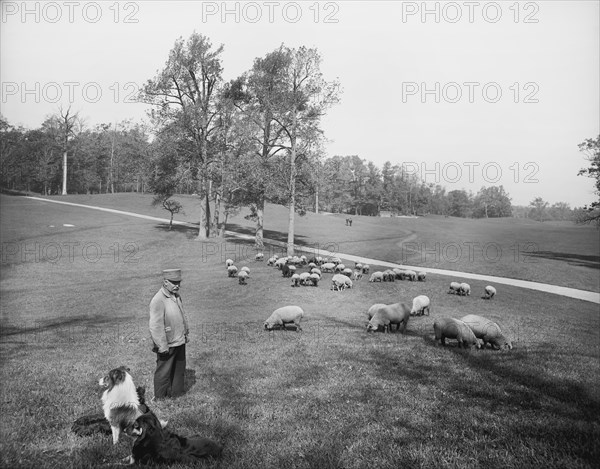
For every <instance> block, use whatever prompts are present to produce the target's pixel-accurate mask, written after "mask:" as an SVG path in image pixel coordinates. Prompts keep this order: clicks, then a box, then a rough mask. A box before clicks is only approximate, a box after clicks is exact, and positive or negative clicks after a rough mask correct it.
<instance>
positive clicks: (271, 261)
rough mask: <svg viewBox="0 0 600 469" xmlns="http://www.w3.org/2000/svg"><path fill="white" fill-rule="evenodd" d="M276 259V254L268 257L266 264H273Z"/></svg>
mask: <svg viewBox="0 0 600 469" xmlns="http://www.w3.org/2000/svg"><path fill="white" fill-rule="evenodd" d="M276 260H277V257H276V256H272V257H269V259H268V260H267V265H268V266H272V265H275V261H276Z"/></svg>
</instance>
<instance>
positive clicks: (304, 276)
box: [300, 272, 310, 285]
mask: <svg viewBox="0 0 600 469" xmlns="http://www.w3.org/2000/svg"><path fill="white" fill-rule="evenodd" d="M309 278H310V273H309V272H302V273H301V274H300V285H306V282H307V280H308V279H309Z"/></svg>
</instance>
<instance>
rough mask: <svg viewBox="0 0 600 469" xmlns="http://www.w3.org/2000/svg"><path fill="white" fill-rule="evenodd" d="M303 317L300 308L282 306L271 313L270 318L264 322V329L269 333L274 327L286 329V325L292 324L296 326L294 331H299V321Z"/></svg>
mask: <svg viewBox="0 0 600 469" xmlns="http://www.w3.org/2000/svg"><path fill="white" fill-rule="evenodd" d="M303 317H304V311H302V308H301V307H300V306H283V307H282V308H278V309H276V310H275V311H273V312H272V313H271V316H269V318H268V319H267V320H266V321H265V329H267V330H269V331H270V330H272V329H273V328H274V327H275V326H280V327H281V328H282V329H286V327H285V325H286V324H289V323H293V324H294V325H295V326H296V331H301V330H302V329H301V327H300V320H301V319H302V318H303ZM286 330H287V329H286Z"/></svg>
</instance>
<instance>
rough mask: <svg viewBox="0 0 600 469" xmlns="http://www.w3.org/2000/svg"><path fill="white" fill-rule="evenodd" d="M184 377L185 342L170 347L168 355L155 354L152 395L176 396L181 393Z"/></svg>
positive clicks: (161, 396) (157, 396) (158, 396)
mask: <svg viewBox="0 0 600 469" xmlns="http://www.w3.org/2000/svg"><path fill="white" fill-rule="evenodd" d="M184 378H185V344H183V345H179V346H178V347H171V348H170V349H169V355H167V354H164V355H159V354H156V371H154V397H155V398H158V399H160V398H163V397H177V396H180V395H182V394H183V384H184Z"/></svg>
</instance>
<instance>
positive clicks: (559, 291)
mask: <svg viewBox="0 0 600 469" xmlns="http://www.w3.org/2000/svg"><path fill="white" fill-rule="evenodd" d="M26 197H27V198H28V199H33V200H39V201H42V202H50V203H54V204H63V205H72V206H74V207H83V208H88V209H92V210H100V211H102V212H109V213H117V214H121V215H128V216H131V217H136V218H142V219H145V220H152V221H157V222H161V223H169V220H168V219H167V218H159V217H152V216H149V215H142V214H139V213H133V212H126V211H123V210H115V209H112V208H104V207H96V206H93V205H84V204H76V203H73V202H63V201H61V200H51V199H44V198H41V197H30V196H26ZM173 224H174V225H181V226H188V227H191V228H196V229H197V228H198V225H197V224H193V223H188V222H183V221H175V220H173ZM225 234H227V235H229V236H235V237H237V238H241V239H247V240H251V241H253V240H254V236H250V235H244V234H241V233H236V232H234V231H225ZM409 237H410V236H409ZM264 241H265V242H266V243H268V244H272V245H274V246H280V247H284V248H285V247H287V244H286V243H283V242H281V241H275V240H270V239H267V238H265V239H264ZM404 241H406V240H404ZM294 249H296V250H298V251H302V252H310V253H315V249H314V248H309V247H303V246H299V245H296V246H295V247H294ZM317 254H319V255H323V256H337V257H340V258H342V259H348V260H350V261H353V262H361V263H366V264H373V265H380V266H382V267H389V268H394V267H399V268H403V269H412V270H420V271H424V272H427V273H432V274H438V275H445V276H449V277H455V278H456V277H461V278H465V279H472V280H484V281H488V282H494V283H499V284H503V285H512V286H514V287H521V288H528V289H530V290H538V291H543V292H546V293H554V294H555V295H562V296H567V297H569V298H575V299H578V300H583V301H589V302H591V303H596V304H600V293H596V292H591V291H587V290H577V289H575V288H568V287H561V286H558V285H550V284H547V283H539V282H530V281H528V280H518V279H513V278H506V277H495V276H492V275H481V274H472V273H469V272H458V271H455V270H443V269H432V268H428V267H427V268H424V267H415V266H409V265H400V264H395V263H392V262H385V261H380V260H377V259H370V258H368V257H361V256H354V255H351V254H342V253H339V252H336V253H331V252H329V251H325V250H318V252H317Z"/></svg>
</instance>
